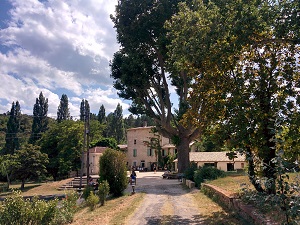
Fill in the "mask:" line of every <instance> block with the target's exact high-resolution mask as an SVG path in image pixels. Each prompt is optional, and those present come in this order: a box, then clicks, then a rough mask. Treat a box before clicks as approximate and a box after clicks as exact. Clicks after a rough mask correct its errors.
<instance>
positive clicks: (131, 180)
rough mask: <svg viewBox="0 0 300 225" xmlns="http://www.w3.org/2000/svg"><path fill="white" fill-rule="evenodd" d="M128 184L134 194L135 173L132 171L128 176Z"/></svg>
mask: <svg viewBox="0 0 300 225" xmlns="http://www.w3.org/2000/svg"><path fill="white" fill-rule="evenodd" d="M130 184H131V187H132V194H134V193H135V185H136V173H135V171H134V169H132V171H131V174H130Z"/></svg>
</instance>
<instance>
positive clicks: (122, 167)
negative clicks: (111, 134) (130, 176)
mask: <svg viewBox="0 0 300 225" xmlns="http://www.w3.org/2000/svg"><path fill="white" fill-rule="evenodd" d="M126 171H127V167H126V155H125V154H124V153H123V152H120V151H117V150H112V149H107V150H105V152H104V153H103V155H102V156H101V157H100V181H103V180H107V182H108V184H109V187H110V192H111V194H113V195H114V196H121V195H122V194H123V191H124V190H125V189H126V187H127V172H126Z"/></svg>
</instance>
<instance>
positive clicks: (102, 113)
mask: <svg viewBox="0 0 300 225" xmlns="http://www.w3.org/2000/svg"><path fill="white" fill-rule="evenodd" d="M97 118H98V121H99V122H100V123H101V124H102V123H105V122H106V114H105V107H104V105H101V106H100V108H99V112H98V115H97Z"/></svg>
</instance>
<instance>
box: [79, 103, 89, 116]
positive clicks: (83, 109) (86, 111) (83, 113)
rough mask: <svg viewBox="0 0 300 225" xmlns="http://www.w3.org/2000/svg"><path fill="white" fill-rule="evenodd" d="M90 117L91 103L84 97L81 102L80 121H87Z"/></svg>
mask: <svg viewBox="0 0 300 225" xmlns="http://www.w3.org/2000/svg"><path fill="white" fill-rule="evenodd" d="M88 118H90V104H89V101H88V100H84V99H82V101H81V104H80V121H86V120H87V119H88Z"/></svg>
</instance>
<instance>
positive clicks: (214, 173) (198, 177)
mask: <svg viewBox="0 0 300 225" xmlns="http://www.w3.org/2000/svg"><path fill="white" fill-rule="evenodd" d="M225 176H226V173H225V172H224V171H222V170H219V169H217V168H215V167H211V166H204V167H202V168H199V169H198V170H196V171H195V175H194V181H195V183H196V186H197V187H200V186H201V183H203V182H204V180H215V179H217V178H219V177H225Z"/></svg>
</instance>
